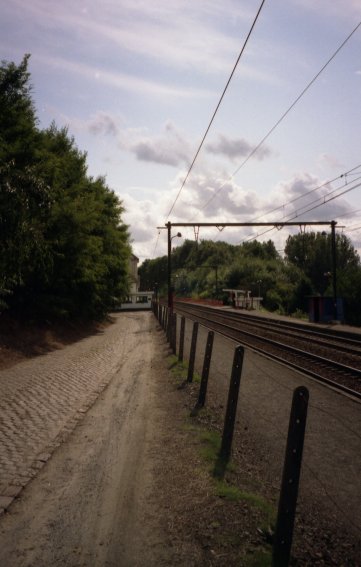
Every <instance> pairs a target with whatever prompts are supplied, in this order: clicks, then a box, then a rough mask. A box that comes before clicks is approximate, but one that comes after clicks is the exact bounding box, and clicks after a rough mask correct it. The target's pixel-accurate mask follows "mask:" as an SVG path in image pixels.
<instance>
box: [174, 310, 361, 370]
mask: <svg viewBox="0 0 361 567" xmlns="http://www.w3.org/2000/svg"><path fill="white" fill-rule="evenodd" d="M178 305H181V304H180V303H179V304H178ZM194 307H195V309H194V311H195V313H200V312H203V313H207V314H208V313H210V314H211V316H212V318H213V319H214V318H217V317H219V318H221V319H232V320H233V321H234V324H235V325H244V324H245V323H247V325H248V326H249V327H253V328H256V329H261V330H264V331H266V332H268V333H274V332H275V331H276V332H277V333H278V334H283V335H286V336H288V337H289V336H290V334H291V335H292V336H293V337H294V338H295V340H298V341H305V340H309V339H310V337H309V335H312V340H313V344H315V345H317V346H320V347H322V348H324V349H332V348H335V347H336V352H343V353H346V354H348V355H351V356H353V357H358V358H359V357H360V356H361V341H360V342H359V343H358V344H357V348H356V349H355V347H354V346H350V345H345V344H343V343H344V339H343V337H342V336H341V337H334V336H328V335H323V334H317V331H316V334H315V333H313V331H312V329H311V330H310V333H309V332H308V327H307V326H305V325H304V326H302V327H294V326H293V325H292V324H287V323H286V325H285V326H281V327H280V326H279V325H278V321H274V320H273V319H264V320H262V319H261V318H260V317H253V316H251V315H248V316H247V315H242V314H238V313H234V312H229V311H228V312H225V311H221V310H217V309H213V308H212V309H211V310H207V308H204V309H202V308H200V309H198V306H194ZM186 309H188V305H187V308H186ZM190 311H192V307H191V309H190V310H189V312H190ZM240 330H242V329H240ZM314 337H316V338H314ZM262 338H263V337H262ZM326 339H327V340H326ZM340 341H342V343H341V342H340ZM360 362H361V358H360Z"/></svg>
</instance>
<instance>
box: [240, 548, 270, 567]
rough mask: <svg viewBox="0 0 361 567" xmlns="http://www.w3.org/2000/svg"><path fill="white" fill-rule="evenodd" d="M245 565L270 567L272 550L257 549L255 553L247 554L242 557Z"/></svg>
mask: <svg viewBox="0 0 361 567" xmlns="http://www.w3.org/2000/svg"><path fill="white" fill-rule="evenodd" d="M243 564H244V565H245V567H271V565H272V551H271V550H265V549H259V550H257V551H256V552H255V553H252V555H251V554H248V555H247V556H246V557H245V558H244V563H243Z"/></svg>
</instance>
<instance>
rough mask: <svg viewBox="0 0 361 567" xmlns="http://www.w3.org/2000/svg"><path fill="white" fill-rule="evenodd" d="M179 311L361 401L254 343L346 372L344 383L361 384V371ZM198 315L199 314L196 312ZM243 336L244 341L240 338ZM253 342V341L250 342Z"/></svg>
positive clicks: (179, 308) (349, 390)
mask: <svg viewBox="0 0 361 567" xmlns="http://www.w3.org/2000/svg"><path fill="white" fill-rule="evenodd" d="M187 307H188V306H187ZM176 311H177V312H179V313H180V314H182V313H183V314H185V315H188V316H189V317H190V318H192V319H197V320H198V321H199V322H200V323H201V324H202V325H203V326H205V327H208V328H211V329H213V330H215V331H216V332H218V333H219V334H221V335H223V336H225V337H227V338H231V339H232V340H235V341H236V342H240V343H242V344H244V345H245V346H247V347H248V348H250V349H251V350H253V351H256V352H258V353H260V354H263V355H264V354H265V355H267V356H268V357H270V358H272V359H274V360H277V361H278V362H282V363H283V364H286V365H287V366H290V367H292V368H295V369H297V370H301V371H302V372H303V373H305V374H307V375H308V376H311V377H313V378H315V379H317V380H318V381H320V382H323V383H325V384H327V385H329V386H332V387H333V388H336V389H337V390H341V391H342V392H344V393H347V394H349V395H351V396H352V397H356V398H359V399H361V392H359V391H357V390H354V389H352V388H349V387H348V386H345V385H344V384H342V383H340V382H335V381H334V380H330V379H329V378H327V377H325V376H324V375H322V374H319V373H318V372H315V371H313V370H311V369H310V368H308V367H307V364H306V366H305V365H304V364H299V363H295V362H294V361H290V360H289V359H287V358H284V357H283V356H280V355H279V354H275V353H272V352H269V351H268V350H267V349H265V348H264V347H263V348H262V347H260V346H257V345H255V344H254V341H255V340H257V341H259V342H261V343H266V344H267V345H270V346H272V348H275V349H277V350H278V351H281V352H285V351H286V352H288V353H290V354H292V355H293V356H295V357H296V358H299V359H300V358H302V360H303V361H305V360H306V361H308V362H310V361H311V362H313V363H317V364H319V365H320V364H322V365H323V367H326V370H328V371H329V370H330V369H332V370H335V369H337V370H338V371H342V372H345V373H346V377H345V376H340V378H343V379H345V378H346V379H357V380H359V379H360V377H361V371H360V370H358V369H356V368H352V367H350V366H346V365H344V364H342V363H339V362H337V361H332V360H329V359H326V358H324V357H321V356H319V355H315V354H313V353H309V352H307V351H303V350H301V349H298V348H295V347H292V346H290V345H286V344H283V343H280V342H279V341H274V340H272V339H269V338H264V337H259V336H256V335H254V334H253V333H250V332H248V331H245V330H239V329H234V328H233V327H231V326H229V325H228V324H226V323H222V322H219V321H218V322H217V321H212V320H210V319H209V316H208V317H203V316H202V315H200V314H199V311H198V313H197V312H193V313H191V312H190V311H192V309H190V310H189V309H187V308H186V309H184V308H183V306H180V305H179V304H177V306H176ZM194 311H197V310H194ZM210 314H211V313H209V312H208V313H207V315H210ZM240 335H243V338H242V337H241V336H240ZM244 337H246V338H248V340H246V339H245V338H244ZM250 339H251V340H250Z"/></svg>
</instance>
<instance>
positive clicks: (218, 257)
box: [139, 232, 361, 325]
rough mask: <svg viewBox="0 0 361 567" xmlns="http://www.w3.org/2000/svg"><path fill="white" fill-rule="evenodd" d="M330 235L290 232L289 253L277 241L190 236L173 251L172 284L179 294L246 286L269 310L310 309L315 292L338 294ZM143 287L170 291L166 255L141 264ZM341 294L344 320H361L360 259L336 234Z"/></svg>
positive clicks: (211, 294)
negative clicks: (280, 250)
mask: <svg viewBox="0 0 361 567" xmlns="http://www.w3.org/2000/svg"><path fill="white" fill-rule="evenodd" d="M332 269H333V266H332V246H331V235H330V234H325V233H324V232H322V233H321V232H309V233H303V234H298V235H295V236H289V237H288V239H287V242H286V246H285V250H284V256H283V257H281V255H280V254H279V253H278V252H277V250H276V248H275V245H274V243H273V242H272V241H271V240H269V241H268V242H264V243H261V242H258V241H257V240H254V241H251V242H245V243H243V244H240V245H232V244H227V243H226V242H220V241H217V242H212V241H210V240H202V241H200V242H199V243H197V242H194V241H191V240H186V241H185V242H184V243H183V244H182V245H181V246H178V247H177V248H175V249H174V250H173V251H172V286H173V288H174V291H175V294H176V296H180V297H182V296H183V297H194V298H218V299H224V300H225V299H226V297H227V295H225V294H223V293H222V289H227V288H228V289H247V290H250V291H251V292H252V295H253V296H258V295H259V294H260V296H261V297H262V298H263V301H262V305H263V306H264V307H265V308H266V309H267V310H269V311H277V312H278V313H281V314H285V315H292V314H297V315H302V314H306V313H307V312H308V302H309V297H310V296H331V297H332V295H333V284H332V279H333V278H332ZM139 273H140V280H141V285H142V287H143V289H157V291H158V293H159V294H161V295H164V296H165V295H166V292H167V256H163V257H160V258H156V259H154V260H146V261H145V262H144V263H143V264H142V266H141V267H140V269H139ZM336 275H337V278H336V280H337V295H338V297H342V298H343V301H344V312H345V320H346V322H348V323H350V324H355V325H360V324H361V308H360V297H361V262H360V257H359V255H358V253H357V251H356V250H355V248H354V247H353V245H352V243H351V241H350V239H348V238H347V237H346V236H345V235H344V234H336Z"/></svg>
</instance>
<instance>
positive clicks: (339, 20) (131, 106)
mask: <svg viewBox="0 0 361 567" xmlns="http://www.w3.org/2000/svg"><path fill="white" fill-rule="evenodd" d="M260 6H261V0H222V2H220V1H219V0H192V1H190V0H132V1H131V0H90V1H87V0H78V1H77V2H74V1H70V0H62V2H58V1H55V0H31V2H30V1H29V0H10V1H9V0H0V52H1V59H2V60H6V61H14V62H15V63H20V62H21V60H22V58H23V57H24V55H25V54H26V53H30V54H31V58H30V62H29V71H30V73H31V83H32V85H33V100H34V104H35V108H36V112H37V116H38V119H39V127H41V128H47V127H48V126H49V125H50V124H51V123H52V121H55V123H56V124H57V126H58V127H63V126H66V127H68V130H69V134H70V135H71V136H73V137H74V139H75V142H76V145H77V147H78V148H79V149H80V150H81V151H85V152H86V153H87V163H88V173H89V175H91V176H94V177H98V176H104V177H105V179H106V182H107V185H108V186H109V188H110V189H112V190H114V192H115V193H116V194H117V195H118V196H119V198H120V199H121V200H122V202H123V205H124V207H125V212H124V214H123V220H124V222H125V223H126V224H128V225H129V231H130V235H131V240H132V247H133V252H134V254H135V255H136V256H138V258H139V259H140V261H141V262H142V261H144V259H146V258H154V257H157V256H161V255H164V254H166V251H167V234H166V232H167V231H166V230H162V229H158V227H164V226H165V223H166V222H168V221H170V222H172V223H189V222H192V223H198V222H199V223H202V222H209V223H214V224H215V225H217V224H218V225H219V226H220V225H222V223H232V222H233V223H234V222H236V223H251V222H269V223H273V222H282V221H283V222H286V221H289V222H290V221H292V222H297V223H298V222H300V224H302V221H311V220H312V221H319V222H324V221H331V220H335V221H337V226H338V227H340V228H338V229H337V230H338V231H339V232H344V233H345V234H346V235H347V236H348V237H349V238H351V240H352V243H353V244H354V246H355V247H356V248H357V249H358V250H359V251H361V217H360V212H361V185H360V186H358V184H360V183H361V25H360V26H359V27H358V28H357V26H358V25H359V24H360V22H361V2H360V0H332V1H330V0H317V2H315V0H287V2H285V1H284V0H266V1H265V2H264V4H263V6H262V9H261V11H260V13H259V16H258V19H257V21H256V23H255V25H254V27H253V30H252V32H251V34H250V36H249V39H248V42H247V43H246V45H245V41H246V38H247V35H248V34H249V32H250V30H251V26H252V24H253V22H254V20H255V17H256V14H257V12H258V10H259V8H260ZM355 28H357V29H355ZM354 30H355V31H354ZM352 32H353V33H352ZM350 34H351V36H350ZM349 36H350V37H349ZM347 38H349V39H347ZM345 40H347V41H346V42H345ZM344 42H345V43H344ZM343 43H344V45H343V46H342V47H340V46H341V45H342V44H343ZM244 45H245V46H244ZM243 47H244V50H243V52H242V55H241V57H240V59H239V62H238V65H237V66H236V69H235V71H234V74H233V76H232V78H231V81H230V83H229V85H228V88H227V90H226V92H225V94H224V97H223V99H222V101H221V104H220V105H219V108H218V111H217V112H216V114H215V116H214V120H213V122H212V124H211V126H210V128H209V131H208V133H207V136H206V137H205V139H204V142H203V145H202V147H201V149H200V152H199V154H198V156H197V158H196V160H195V163H194V165H193V167H192V168H191V171H190V173H189V175H188V178H187V180H186V182H185V183H183V182H184V180H185V177H186V174H187V172H188V171H189V168H190V165H191V163H192V161H193V159H194V157H195V156H196V152H197V150H198V148H199V146H200V144H201V141H202V139H203V136H204V135H205V133H206V130H207V127H208V126H209V124H210V121H211V118H212V116H213V114H214V112H215V110H216V107H217V105H218V103H219V101H220V99H221V95H222V93H223V91H224V89H225V87H226V84H227V81H228V80H229V78H230V76H231V72H232V70H233V69H234V66H235V64H236V61H237V58H238V56H239V54H240V52H241V50H242V48H243ZM339 48H340V49H339ZM337 50H338V52H337ZM336 52H337V53H336ZM330 59H331V61H330ZM328 62H329V63H328ZM327 63H328V64H327ZM311 209H312V210H311ZM324 229H325V227H324V226H322V227H320V230H324ZM266 230H267V229H265V228H260V227H238V228H225V229H224V230H222V231H221V230H219V228H217V227H214V228H209V229H208V228H207V229H206V228H200V230H199V233H198V238H199V239H213V240H225V241H227V242H230V243H233V244H238V243H241V242H245V241H247V240H250V239H254V238H257V239H258V240H260V241H265V240H268V239H272V240H273V241H274V242H275V244H276V248H277V249H278V250H279V251H280V253H282V252H283V249H284V246H285V240H286V238H287V236H288V234H290V233H291V234H297V233H299V232H300V230H301V229H300V227H299V226H296V227H294V228H290V229H286V228H283V229H282V230H277V229H273V228H272V229H270V230H268V231H267V232H265V231H266ZM305 230H306V231H309V230H315V228H314V227H307V228H306V229H305ZM326 230H328V228H327V227H326ZM178 231H180V232H181V233H182V237H181V238H174V239H173V240H172V243H173V245H174V246H176V245H179V244H181V243H182V242H183V241H184V239H185V238H188V239H194V238H195V233H194V230H193V228H190V227H187V228H186V227H184V228H178V227H177V228H175V227H174V228H173V229H172V234H176V232H178ZM197 232H198V231H196V233H197Z"/></svg>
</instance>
